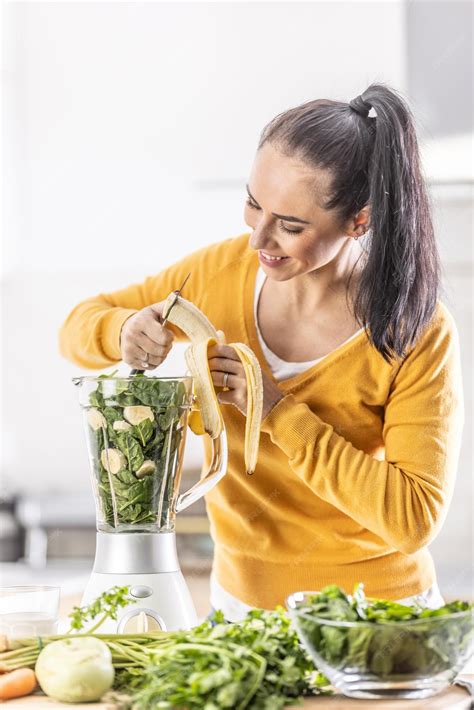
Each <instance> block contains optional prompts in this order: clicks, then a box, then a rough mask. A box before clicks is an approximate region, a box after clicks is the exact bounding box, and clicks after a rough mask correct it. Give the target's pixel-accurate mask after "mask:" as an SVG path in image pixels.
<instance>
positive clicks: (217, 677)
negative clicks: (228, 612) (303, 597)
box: [122, 608, 329, 710]
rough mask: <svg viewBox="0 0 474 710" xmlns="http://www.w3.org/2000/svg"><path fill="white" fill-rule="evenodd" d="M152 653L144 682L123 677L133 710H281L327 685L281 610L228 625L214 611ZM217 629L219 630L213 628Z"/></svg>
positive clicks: (252, 614) (254, 614) (258, 612)
mask: <svg viewBox="0 0 474 710" xmlns="http://www.w3.org/2000/svg"><path fill="white" fill-rule="evenodd" d="M213 621H214V623H215V624H216V625H214V626H213V625H212V623H211V622H210V621H206V622H205V623H203V624H202V625H201V626H199V627H197V628H195V629H192V630H191V631H186V632H184V631H183V632H179V633H174V634H173V641H172V642H171V641H170V642H169V643H168V644H166V646H163V648H162V649H160V650H159V651H158V652H157V653H154V654H153V657H152V663H151V664H150V666H149V667H148V668H147V670H146V673H145V675H143V674H140V675H139V674H134V673H133V672H132V673H131V674H130V675H129V676H128V678H126V677H123V678H122V683H123V684H124V685H125V687H126V686H127V685H128V688H129V689H130V688H131V689H132V694H131V699H130V707H133V708H134V710H151V709H152V708H153V710H155V709H156V710H168V709H169V708H184V707H185V708H188V709H189V710H194V709H195V708H196V709H197V708H202V709H203V710H220V709H221V708H232V709H233V710H244V708H252V710H280V709H281V708H284V707H285V705H287V704H288V702H289V701H290V700H294V699H296V698H298V697H299V696H301V695H303V694H317V693H320V692H324V688H325V686H327V685H328V683H329V681H328V680H327V679H326V678H325V677H324V676H323V675H322V674H318V673H317V672H315V669H314V664H313V663H312V661H311V659H310V657H309V656H308V655H307V653H306V652H305V650H304V649H303V648H302V646H301V645H300V644H299V642H298V637H297V635H296V633H295V632H294V631H293V630H292V628H291V626H290V621H289V619H288V617H287V615H286V613H285V611H284V610H283V609H282V608H278V609H276V610H275V611H273V612H269V611H261V610H253V611H251V612H249V613H248V614H247V616H246V618H245V619H244V621H242V622H241V623H236V624H227V623H225V622H224V619H223V617H222V614H221V613H220V612H217V613H216V614H215V615H214V617H213ZM216 622H217V623H216Z"/></svg>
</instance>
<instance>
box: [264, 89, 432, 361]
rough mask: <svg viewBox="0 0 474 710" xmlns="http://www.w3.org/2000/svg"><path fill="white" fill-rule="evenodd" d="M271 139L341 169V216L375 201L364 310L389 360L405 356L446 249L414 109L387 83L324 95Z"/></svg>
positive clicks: (335, 186) (269, 133) (424, 316)
mask: <svg viewBox="0 0 474 710" xmlns="http://www.w3.org/2000/svg"><path fill="white" fill-rule="evenodd" d="M267 141H271V143H273V144H275V145H277V146H279V147H280V148H281V149H282V150H284V151H285V152H286V153H289V154H293V155H296V157H298V158H300V159H301V160H303V161H304V162H307V163H309V164H311V165H312V166H313V167H316V168H326V169H328V170H330V171H331V174H332V189H331V194H330V197H329V199H328V201H327V203H326V205H325V208H326V209H327V210H334V211H335V213H336V215H337V216H338V217H340V218H341V220H347V219H349V218H350V217H352V216H354V215H355V214H357V212H358V211H359V210H360V209H362V207H364V206H365V205H368V206H369V208H370V228H369V230H368V233H367V236H366V237H364V241H363V248H364V251H365V257H364V262H363V265H362V269H361V274H360V280H359V282H358V286H357V290H356V294H355V297H354V302H353V308H354V315H355V317H356V318H357V320H358V321H359V323H360V324H361V325H362V326H363V327H364V328H365V330H366V332H367V335H368V337H369V339H370V341H371V342H372V344H373V345H374V347H375V348H377V350H378V351H379V352H380V353H381V355H382V356H383V357H384V358H385V359H386V360H390V359H391V358H392V357H400V358H402V357H404V356H405V355H406V353H407V350H408V349H410V348H411V347H412V346H413V345H414V344H415V343H416V341H417V340H418V338H419V337H420V335H421V332H422V330H423V329H424V327H425V326H426V325H427V324H428V322H429V321H430V319H431V317H432V315H433V312H434V309H435V307H436V302H437V299H438V291H439V282H440V265H439V256H438V251H437V247H436V242H435V237H434V230H433V224H432V219H431V214H430V205H429V200H428V195H427V190H426V186H425V182H424V178H423V175H422V171H421V167H420V157H419V149H418V143H417V138H416V132H415V126H414V120H413V116H412V114H411V112H410V109H409V108H408V106H407V104H406V103H405V101H404V100H403V99H402V98H401V97H400V95H399V94H398V93H396V92H395V91H394V90H393V89H390V88H388V87H386V86H384V85H383V84H371V85H370V86H369V87H368V89H367V90H366V91H364V92H363V94H361V95H360V96H358V97H356V98H355V99H353V100H352V101H351V102H350V103H349V104H347V103H342V102H336V101H327V100H316V101H310V102H308V103H306V104H302V105H301V106H298V107H296V108H293V109H290V110H289V111H286V112H284V113H283V114H279V115H278V116H277V117H276V118H275V119H273V121H271V122H270V124H268V125H267V126H266V127H265V129H264V131H263V133H262V136H261V138H260V142H259V146H258V147H259V148H260V147H262V145H264V143H266V142H267Z"/></svg>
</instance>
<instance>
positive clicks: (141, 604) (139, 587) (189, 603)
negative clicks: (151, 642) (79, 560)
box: [82, 570, 199, 634]
mask: <svg viewBox="0 0 474 710" xmlns="http://www.w3.org/2000/svg"><path fill="white" fill-rule="evenodd" d="M116 585H118V586H120V587H130V592H131V596H132V597H134V598H136V602H135V603H134V604H130V606H127V607H122V609H120V610H119V612H118V615H117V619H116V620H114V619H107V620H106V621H104V623H103V624H101V626H100V627H99V628H98V629H97V633H98V634H105V633H108V634H110V633H112V634H116V633H138V631H137V629H136V628H135V629H133V631H131V630H130V629H127V628H126V626H127V619H128V618H129V617H136V616H137V615H138V614H139V613H140V612H145V615H146V619H145V621H144V623H145V625H147V620H148V619H150V618H151V619H155V618H156V620H157V621H158V623H159V625H160V626H161V627H162V630H163V631H176V630H179V629H182V630H185V629H190V628H192V627H193V626H197V624H198V623H199V621H198V618H197V614H196V609H195V608H194V604H193V600H192V598H191V594H190V592H189V589H188V585H187V584H186V582H185V580H184V577H183V574H182V572H181V571H180V570H177V571H174V572H152V573H149V574H144V573H141V574H103V573H100V572H92V574H91V577H90V579H89V582H88V584H87V587H86V590H85V592H84V596H83V598H82V605H86V604H90V603H91V602H92V601H94V599H97V597H98V596H100V595H101V594H102V592H105V591H107V590H109V589H110V588H111V587H114V586H116ZM134 592H136V594H137V596H136V595H135V594H134ZM138 594H140V595H143V594H146V595H147V596H146V597H143V596H138ZM142 619H144V617H142ZM161 620H162V621H161ZM137 623H139V622H138V621H137V619H136V618H135V619H134V621H132V624H134V626H136V624H137ZM128 625H130V624H128ZM152 625H153V628H148V629H147V630H150V631H152V630H153V631H154V630H159V627H158V625H157V624H154V623H153V621H152ZM163 626H164V627H165V628H163ZM143 630H145V629H143Z"/></svg>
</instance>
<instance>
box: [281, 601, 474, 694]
mask: <svg viewBox="0 0 474 710" xmlns="http://www.w3.org/2000/svg"><path fill="white" fill-rule="evenodd" d="M315 594H317V592H296V593H295V594H292V595H290V596H289V597H288V599H287V600H286V605H287V608H288V611H289V614H290V617H291V619H292V622H293V625H294V628H295V629H296V632H297V634H298V636H299V638H300V641H301V642H302V644H303V646H304V647H305V648H306V650H307V651H308V653H309V654H310V656H311V657H312V659H313V661H314V663H315V665H316V667H317V668H318V670H320V671H322V672H323V673H324V674H325V675H326V676H327V677H328V678H329V680H330V681H331V684H332V685H333V686H334V687H335V688H337V689H338V690H339V691H340V692H341V693H343V694H344V695H347V696H349V697H353V698H427V697H429V696H431V695H434V694H435V693H439V692H440V691H441V690H443V689H444V688H446V687H447V686H448V685H449V684H450V683H451V682H452V681H453V679H454V678H455V676H456V675H457V674H458V673H459V671H460V670H461V668H462V667H463V666H464V665H465V664H466V663H467V661H468V660H469V658H470V657H471V655H472V652H473V645H474V630H473V619H472V609H469V610H467V611H460V612H455V613H449V614H445V615H440V616H433V617H427V618H422V619H413V620H408V621H397V622H393V621H384V622H381V621H378V622H373V621H333V620H330V619H325V618H324V617H321V616H317V615H316V614H315V612H314V611H312V610H311V607H310V606H309V605H308V603H309V602H310V601H311V597H312V596H313V595H315Z"/></svg>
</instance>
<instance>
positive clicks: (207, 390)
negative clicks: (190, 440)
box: [164, 292, 263, 474]
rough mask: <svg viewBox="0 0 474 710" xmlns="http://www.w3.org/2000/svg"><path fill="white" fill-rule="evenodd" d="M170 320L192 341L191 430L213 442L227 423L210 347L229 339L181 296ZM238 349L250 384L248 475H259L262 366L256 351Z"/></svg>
mask: <svg viewBox="0 0 474 710" xmlns="http://www.w3.org/2000/svg"><path fill="white" fill-rule="evenodd" d="M175 298H176V294H175V293H174V292H173V293H170V295H169V296H168V298H167V299H166V302H165V305H164V312H165V313H167V312H168V311H169V309H170V307H171V304H172V303H173V302H174V301H175ZM168 320H169V321H170V323H173V325H176V326H177V327H178V328H180V329H181V330H182V331H183V332H184V333H186V335H187V336H188V337H189V339H190V340H191V345H190V347H189V348H187V350H186V351H185V354H184V356H185V359H186V364H187V365H188V368H189V370H190V371H191V375H192V376H193V381H194V393H195V395H196V400H197V404H198V407H199V411H197V410H193V411H192V412H191V414H190V419H189V423H190V427H191V429H192V430H193V431H194V432H195V433H199V434H202V433H204V432H207V433H208V434H209V436H211V437H212V438H213V439H215V438H217V437H218V436H219V434H220V433H221V432H222V429H223V426H224V422H223V418H222V412H221V410H220V406H219V401H218V399H217V396H216V392H215V389H214V383H213V381H212V376H211V371H210V369H209V362H208V358H207V352H208V348H209V345H214V344H216V343H221V344H224V343H225V342H226V341H225V335H224V333H223V332H222V331H217V330H216V329H215V328H214V326H213V325H212V323H211V322H210V321H209V320H208V318H207V317H206V316H205V315H204V313H202V312H201V311H200V310H199V308H197V307H196V306H195V305H194V304H193V303H191V302H190V301H187V300H186V299H184V298H182V297H181V296H179V297H178V299H177V301H176V303H175V304H174V306H173V307H172V308H171V310H170V312H169V315H168ZM229 345H230V346H231V347H233V348H234V350H235V351H236V353H237V355H238V356H239V359H240V361H241V363H242V365H243V368H244V372H245V377H246V380H247V417H246V422H245V450H244V458H245V467H246V470H247V473H248V474H252V473H253V472H254V471H255V467H256V464H257V458H258V448H259V440H260V425H261V421H262V409H263V385H262V372H261V369H260V363H259V362H258V360H257V358H256V357H255V355H254V353H253V352H252V350H251V349H250V348H249V347H248V345H245V344H244V343H229Z"/></svg>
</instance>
